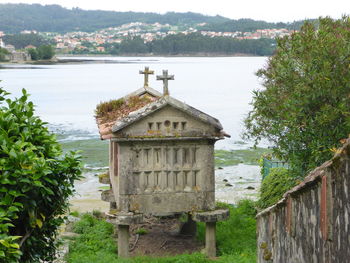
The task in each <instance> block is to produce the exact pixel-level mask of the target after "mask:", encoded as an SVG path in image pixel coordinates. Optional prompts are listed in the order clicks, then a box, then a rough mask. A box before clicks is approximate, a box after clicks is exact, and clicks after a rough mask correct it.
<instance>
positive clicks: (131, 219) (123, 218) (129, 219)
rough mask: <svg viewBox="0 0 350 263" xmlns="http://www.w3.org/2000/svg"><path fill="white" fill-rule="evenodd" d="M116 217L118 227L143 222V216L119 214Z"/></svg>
mask: <svg viewBox="0 0 350 263" xmlns="http://www.w3.org/2000/svg"><path fill="white" fill-rule="evenodd" d="M114 216H115V220H116V224H117V225H131V224H140V223H142V222H143V215H142V214H134V213H125V212H118V213H117V214H115V215H114Z"/></svg>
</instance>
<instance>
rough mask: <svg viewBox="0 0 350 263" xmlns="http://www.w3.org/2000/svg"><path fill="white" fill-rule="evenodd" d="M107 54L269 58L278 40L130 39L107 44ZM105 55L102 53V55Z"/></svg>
mask: <svg viewBox="0 0 350 263" xmlns="http://www.w3.org/2000/svg"><path fill="white" fill-rule="evenodd" d="M101 46H104V47H105V50H106V51H105V53H107V54H113V55H134V54H153V55H182V54H187V55H191V54H192V55H197V54H202V55H206V54H217V55H233V54H250V55H256V56H268V55H271V54H272V53H273V51H274V50H275V40H274V39H267V38H261V39H245V40H239V39H233V38H227V37H210V36H203V35H202V34H200V33H192V34H176V35H168V36H166V37H165V38H163V39H158V40H153V41H151V42H148V43H144V41H143V39H141V38H140V37H134V38H132V37H130V38H128V39H126V40H124V41H123V42H121V43H120V44H104V45H101ZM73 53H74V54H84V53H85V54H89V53H90V51H89V50H88V49H85V50H81V49H76V50H74V51H73ZM99 54H101V53H99Z"/></svg>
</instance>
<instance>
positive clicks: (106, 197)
mask: <svg viewBox="0 0 350 263" xmlns="http://www.w3.org/2000/svg"><path fill="white" fill-rule="evenodd" d="M101 199H102V201H105V202H115V198H114V194H113V191H112V190H104V191H102V192H101Z"/></svg>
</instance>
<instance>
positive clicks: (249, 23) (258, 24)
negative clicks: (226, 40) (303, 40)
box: [199, 19, 313, 32]
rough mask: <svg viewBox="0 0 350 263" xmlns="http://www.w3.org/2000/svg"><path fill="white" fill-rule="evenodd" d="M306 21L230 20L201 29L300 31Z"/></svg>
mask: <svg viewBox="0 0 350 263" xmlns="http://www.w3.org/2000/svg"><path fill="white" fill-rule="evenodd" d="M310 21H313V20H310ZM304 22H305V20H301V21H294V22H292V23H282V22H278V23H269V22H265V21H258V20H253V19H238V20H229V21H224V22H219V23H210V24H207V25H204V26H202V27H200V28H199V30H203V31H214V32H236V31H241V32H253V31H256V30H258V29H269V28H277V29H279V28H286V29H289V30H300V28H301V26H302V25H303V23H304Z"/></svg>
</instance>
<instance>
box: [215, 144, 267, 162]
mask: <svg viewBox="0 0 350 263" xmlns="http://www.w3.org/2000/svg"><path fill="white" fill-rule="evenodd" d="M269 152H270V150H268V149H265V148H259V147H257V148H251V149H245V150H231V151H226V150H215V166H231V165H237V164H239V163H245V164H252V165H258V164H259V160H260V158H261V156H262V155H263V154H267V153H269Z"/></svg>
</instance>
